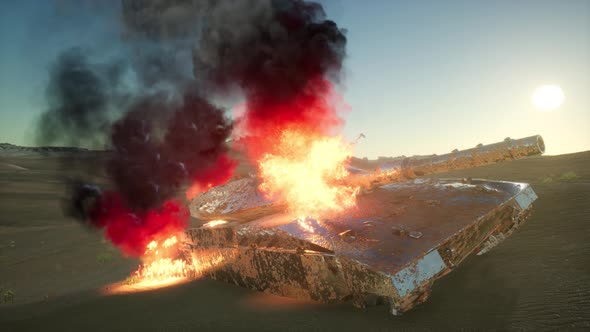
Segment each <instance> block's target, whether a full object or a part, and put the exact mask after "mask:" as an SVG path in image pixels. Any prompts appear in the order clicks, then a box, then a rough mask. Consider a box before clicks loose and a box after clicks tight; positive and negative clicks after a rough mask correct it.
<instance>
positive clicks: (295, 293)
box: [187, 179, 536, 314]
mask: <svg viewBox="0 0 590 332" xmlns="http://www.w3.org/2000/svg"><path fill="white" fill-rule="evenodd" d="M535 199H536V195H535V194H534V192H533V191H532V189H531V188H530V187H529V186H528V185H527V184H521V183H510V182H502V181H487V180H477V179H476V180H468V181H467V180H460V179H438V180H436V179H429V180H423V179H420V180H414V181H409V182H403V183H396V184H389V185H385V186H382V187H379V188H375V189H374V190H372V191H370V192H366V193H364V194H363V195H360V196H359V197H358V200H357V205H358V206H357V208H356V209H350V210H349V211H346V212H345V213H341V214H339V215H333V216H330V217H329V218H321V219H314V218H304V219H302V218H295V217H293V216H291V215H289V214H286V213H280V214H273V215H270V216H266V217H263V218H258V219H256V220H253V221H250V222H230V223H227V224H223V225H220V226H215V227H207V226H204V227H200V228H193V229H189V230H188V231H187V235H188V239H189V243H187V250H188V251H190V253H191V254H192V257H193V260H194V262H195V264H196V265H202V266H201V270H202V271H204V273H205V274H206V275H209V276H210V277H212V278H214V279H218V280H223V281H226V282H230V283H234V284H236V285H239V286H243V287H248V288H252V289H256V290H260V291H265V292H270V293H273V294H278V295H283V296H291V297H297V298H303V299H311V300H315V301H320V302H339V301H346V300H349V299H350V300H352V301H353V303H354V304H355V305H356V306H359V307H363V306H365V305H370V304H372V303H389V305H390V306H391V312H392V313H395V314H397V313H400V312H404V311H407V310H409V309H411V308H412V307H414V306H415V305H417V304H419V303H421V302H423V301H425V300H426V299H427V297H428V295H429V294H430V287H431V285H432V283H433V282H434V280H435V279H437V278H440V277H441V276H443V275H445V274H446V273H448V272H450V271H451V270H452V269H453V268H454V267H455V266H456V265H457V264H459V263H460V262H461V261H463V260H464V259H465V258H466V257H467V256H468V255H470V254H472V253H473V252H478V253H484V252H487V251H488V250H489V249H491V248H493V247H494V246H495V245H497V244H498V243H499V242H501V241H502V240H504V239H505V238H506V237H507V236H509V235H510V234H512V232H513V231H514V230H515V229H516V228H517V227H518V226H520V225H521V224H522V222H523V221H524V220H525V219H526V217H527V216H528V215H529V214H530V210H531V202H532V201H534V200H535ZM233 213H235V211H231V213H230V214H233ZM220 217H222V218H223V215H220ZM203 266H205V268H203Z"/></svg>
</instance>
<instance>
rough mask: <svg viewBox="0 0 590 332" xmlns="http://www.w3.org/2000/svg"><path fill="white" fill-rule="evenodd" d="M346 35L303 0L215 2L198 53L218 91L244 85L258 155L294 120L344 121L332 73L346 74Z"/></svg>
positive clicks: (312, 126)
mask: <svg viewBox="0 0 590 332" xmlns="http://www.w3.org/2000/svg"><path fill="white" fill-rule="evenodd" d="M345 45H346V37H345V35H344V31H343V30H341V29H339V28H338V26H337V25H336V23H334V22H332V21H330V20H327V19H326V15H325V13H324V10H323V8H322V6H321V5H319V4H317V3H313V2H304V1H298V0H276V1H230V2H229V3H225V4H220V5H218V6H216V7H213V8H210V9H209V13H208V15H207V24H206V26H204V27H203V30H202V32H201V36H200V39H199V42H198V45H197V47H196V48H195V51H194V53H193V60H194V65H195V66H194V68H195V75H196V76H197V77H199V78H200V79H201V80H204V82H205V84H206V85H207V86H208V88H209V89H210V90H213V91H217V92H223V91H224V90H228V89H231V88H233V87H236V86H237V87H239V88H240V89H241V90H242V92H243V93H244V94H245V97H246V105H245V112H244V113H243V114H242V115H241V117H240V118H239V127H240V128H239V129H240V131H241V132H242V133H243V134H244V136H246V137H247V139H246V140H245V141H246V142H248V143H247V144H246V146H245V148H246V150H247V152H249V154H250V155H251V157H253V158H257V157H258V156H259V155H260V154H262V153H264V152H268V150H270V149H272V145H273V139H272V138H273V137H274V138H276V135H277V133H279V132H280V131H281V129H284V128H285V127H290V126H299V127H301V126H302V127H304V129H306V130H312V131H316V132H324V133H325V132H327V131H329V130H331V129H334V128H336V127H338V126H339V125H341V124H342V120H341V118H340V116H339V113H338V107H337V106H336V105H334V103H336V102H338V100H337V96H336V94H335V93H334V91H333V88H332V83H331V82H330V79H338V74H339V72H340V69H341V68H342V61H343V58H344V56H345Z"/></svg>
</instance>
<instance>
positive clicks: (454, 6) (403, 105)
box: [0, 0, 590, 158]
mask: <svg viewBox="0 0 590 332" xmlns="http://www.w3.org/2000/svg"><path fill="white" fill-rule="evenodd" d="M64 1H67V0H47V1H33V0H24V1H17V0H6V1H3V4H2V7H3V10H0V142H10V143H13V144H20V145H33V144H34V142H33V133H32V131H33V130H34V122H35V120H36V118H37V117H38V115H39V114H40V113H41V112H42V111H43V110H44V109H45V106H44V105H45V94H44V93H45V92H44V89H45V86H46V84H47V79H48V70H49V66H50V64H51V63H52V61H54V59H55V58H56V56H57V55H58V54H59V53H60V51H61V50H63V49H65V48H68V47H71V46H75V45H83V46H91V47H96V48H100V47H104V46H106V47H108V42H109V37H112V36H113V35H114V34H117V33H118V31H119V26H118V22H117V21H116V20H114V19H113V16H112V15H108V14H109V13H111V11H112V10H113V8H114V7H113V8H108V7H109V6H108V5H104V4H105V3H109V2H113V1H110V0H107V1H106V2H102V4H103V5H100V6H90V7H91V9H88V8H90V7H88V6H86V7H84V8H83V9H80V10H71V9H68V8H70V7H68V6H60V5H59V3H60V2H64ZM70 2H71V1H70ZM86 2H87V3H88V2H91V1H88V0H87V1H86ZM322 3H323V4H324V7H325V9H326V12H327V14H328V17H329V18H330V19H332V20H334V21H336V22H337V23H338V25H339V26H341V27H343V28H345V29H346V30H347V38H348V44H347V58H346V60H345V72H344V77H343V79H342V80H341V82H340V86H339V88H338V89H339V91H340V92H341V93H342V95H343V97H344V100H345V101H346V102H347V103H348V104H349V105H350V109H351V110H350V111H349V112H348V113H347V114H346V115H345V120H346V125H345V127H344V135H345V136H346V137H347V138H348V139H349V140H354V139H355V138H356V137H357V136H358V135H359V134H360V133H363V134H364V135H365V136H366V137H365V138H363V139H362V140H360V141H359V142H358V143H357V144H356V146H355V155H357V156H361V157H363V156H366V157H369V158H375V157H377V156H397V155H414V154H432V153H438V154H442V153H447V152H450V151H451V150H453V149H455V148H458V149H464V148H470V147H474V146H475V145H477V144H479V143H483V144H488V143H494V142H496V141H501V140H503V139H504V138H505V137H512V138H521V137H526V136H530V135H535V134H540V135H542V136H543V138H544V140H545V144H546V147H547V154H551V155H554V154H562V153H571V152H578V151H586V150H590V0H553V1H549V0H520V1H507V0H495V1H459V0H446V1H438V0H431V1H427V0H416V1H409V0H408V1H390V0H383V1H379V0H372V1H371V0H369V1H356V0H341V1H338V0H325V1H322ZM64 8H65V9H64ZM544 84H554V85H558V86H560V87H561V88H562V89H563V91H564V92H565V102H564V103H563V105H562V106H561V107H560V108H559V109H557V110H553V111H550V112H546V111H541V110H538V109H536V108H535V107H534V106H533V105H532V103H531V95H532V93H533V91H534V90H535V89H536V88H537V87H538V86H541V85H544Z"/></svg>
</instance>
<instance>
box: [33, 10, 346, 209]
mask: <svg viewBox="0 0 590 332" xmlns="http://www.w3.org/2000/svg"><path fill="white" fill-rule="evenodd" d="M120 8H121V10H122V13H121V19H122V26H123V30H122V31H121V35H120V39H119V40H117V41H114V42H113V44H112V47H113V48H116V49H117V50H118V49H119V48H120V52H114V53H115V54H117V55H118V57H117V56H115V57H114V58H117V60H112V58H109V59H108V61H98V60H96V59H94V58H93V57H92V56H88V55H87V54H86V53H85V52H84V51H82V50H80V49H74V50H67V51H65V52H64V53H63V54H62V55H61V56H60V57H59V58H58V60H57V61H56V63H55V65H54V67H53V68H52V69H51V71H50V83H49V86H48V105H49V108H48V110H47V111H46V112H45V113H44V114H43V115H42V116H41V121H40V122H39V131H38V132H39V137H38V141H39V142H43V143H44V144H55V143H63V144H73V145H86V146H91V147H96V146H100V145H101V144H103V145H106V146H107V147H108V148H109V150H110V152H109V157H108V158H107V160H106V162H105V163H104V165H103V166H104V170H105V173H106V175H107V176H108V178H109V180H110V182H111V183H112V184H113V186H114V189H115V191H116V192H117V193H118V194H119V195H121V196H122V197H123V200H124V202H125V204H126V205H127V207H129V208H131V209H133V210H134V211H138V213H142V211H145V210H148V209H151V208H155V207H158V206H159V205H160V204H162V202H163V201H165V200H166V199H168V198H170V197H172V196H174V195H175V194H176V192H177V191H178V189H179V188H180V187H181V186H182V185H183V184H186V183H187V182H188V181H195V180H196V181H201V182H203V183H206V182H207V179H204V178H203V177H214V178H220V177H219V176H218V175H214V174H212V173H211V169H212V167H215V166H216V165H224V167H229V166H231V165H232V164H231V163H227V162H222V163H220V164H217V163H218V162H219V160H221V159H223V158H224V156H225V155H226V154H227V152H228V151H227V146H226V144H225V142H226V140H227V139H228V138H229V137H230V135H231V131H232V122H231V121H230V120H228V119H227V118H226V117H225V115H224V111H223V109H221V108H219V107H217V106H215V104H214V103H213V102H212V100H215V98H220V97H224V96H226V95H227V92H230V91H233V89H237V90H238V91H240V92H241V93H242V94H243V95H244V96H245V98H246V100H247V102H248V104H249V105H253V107H250V109H249V112H250V113H252V115H251V116H253V117H254V118H257V119H258V120H259V121H262V122H265V121H266V122H273V121H278V120H279V119H283V118H284V119H290V118H296V117H297V114H290V113H289V112H291V113H292V112H299V110H298V109H289V110H288V111H287V113H281V111H280V108H279V110H275V109H274V108H273V107H272V105H273V104H281V103H288V102H289V100H290V99H292V98H296V97H300V96H301V95H308V96H309V97H310V98H311V99H312V100H315V99H317V98H319V99H321V98H322V97H323V95H322V94H323V93H324V92H325V91H323V90H321V89H320V90H319V91H317V92H314V89H310V86H309V83H310V82H314V81H318V80H319V81H321V80H323V79H326V78H332V79H337V78H338V73H339V71H340V69H341V67H342V61H343V59H344V56H345V45H346V37H345V32H344V31H343V30H342V29H340V28H339V27H338V26H337V25H336V23H334V22H332V21H330V20H327V19H326V15H325V12H324V10H323V8H322V6H321V5H319V4H317V3H314V2H306V1H301V0H241V1H240V0H219V1H215V0H154V1H143V0H122V5H121V7H120ZM130 82H131V83H130ZM308 99H309V98H308ZM311 104H312V105H313V102H312V103H311ZM261 105H264V107H259V106H261ZM283 111H284V109H283ZM318 121H322V118H321V117H320V118H319V120H318ZM219 172H227V169H226V170H219ZM73 183H75V185H74V188H72V190H71V193H72V195H73V197H72V199H71V204H70V207H69V209H68V211H70V214H71V215H74V216H77V217H78V218H80V219H83V218H87V217H88V216H89V214H88V213H87V211H88V210H89V207H88V202H87V201H86V198H89V199H91V200H92V202H95V201H100V199H97V197H100V196H101V195H103V193H102V190H101V189H100V188H98V187H96V186H93V185H91V184H88V183H86V182H84V181H77V182H73ZM72 211H78V212H72Z"/></svg>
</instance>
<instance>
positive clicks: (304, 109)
mask: <svg viewBox="0 0 590 332" xmlns="http://www.w3.org/2000/svg"><path fill="white" fill-rule="evenodd" d="M340 103H341V97H340V96H339V95H338V94H337V93H336V92H335V91H334V87H333V85H332V83H331V82H330V81H328V80H327V79H325V78H323V77H317V78H315V79H311V80H310V81H309V82H308V84H307V86H306V87H305V88H304V89H302V90H301V91H300V93H299V94H297V95H294V96H291V97H290V98H289V99H288V100H284V101H277V100H276V99H275V98H274V96H269V98H265V97H261V96H256V97H252V98H250V99H249V100H248V101H247V102H246V105H245V107H246V109H245V112H243V114H241V116H240V117H239V118H238V126H237V127H238V130H239V132H241V133H246V136H245V137H244V138H243V139H242V140H241V142H242V143H243V144H241V145H240V146H239V147H240V148H241V149H244V150H246V152H247V154H248V156H249V157H250V158H251V159H253V160H255V161H256V160H259V159H260V157H262V156H263V155H264V154H266V153H269V152H272V151H273V149H274V147H275V146H276V142H277V141H278V137H279V135H280V134H281V133H282V132H283V131H284V130H285V129H288V128H297V129H299V130H303V131H305V132H307V133H310V134H318V135H329V134H333V133H334V131H336V130H338V129H339V128H340V127H341V126H342V125H343V124H344V121H343V120H342V118H341V117H340V115H339V111H340V110H341V108H342V107H344V105H342V104H340Z"/></svg>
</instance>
